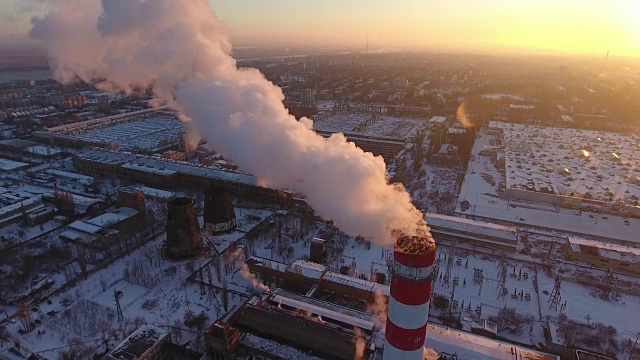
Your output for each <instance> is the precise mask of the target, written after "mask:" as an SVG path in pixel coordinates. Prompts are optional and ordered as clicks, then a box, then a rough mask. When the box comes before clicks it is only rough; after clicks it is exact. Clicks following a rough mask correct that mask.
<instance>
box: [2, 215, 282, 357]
mask: <svg viewBox="0 0 640 360" xmlns="http://www.w3.org/2000/svg"><path fill="white" fill-rule="evenodd" d="M271 214H272V211H268V210H258V209H248V208H236V216H237V218H238V231H236V232H234V233H232V234H228V235H224V236H222V237H221V241H220V246H221V248H216V249H215V251H214V250H213V249H212V253H211V254H212V256H215V253H216V251H221V250H224V249H222V247H224V246H229V245H230V244H231V243H232V241H235V240H238V239H240V238H241V237H242V236H243V235H244V234H245V233H246V232H247V231H250V230H251V229H252V228H253V227H254V226H255V225H256V224H258V223H260V222H261V221H262V220H264V219H265V218H267V217H268V216H269V215H271ZM164 240H165V235H164V234H163V235H161V236H159V237H157V238H156V239H155V240H153V241H151V242H149V243H147V244H146V245H145V246H143V247H142V248H140V249H138V250H136V251H134V252H133V253H131V254H130V255H128V256H126V257H125V258H122V259H119V260H116V261H115V262H114V263H112V264H111V265H109V266H108V267H106V268H105V269H103V270H100V271H98V272H97V273H95V274H92V275H90V276H89V277H88V278H87V279H85V280H82V281H80V282H78V283H77V285H75V286H74V287H72V288H71V289H68V290H66V291H64V292H62V293H61V294H57V295H56V296H53V297H51V298H50V300H51V303H50V304H49V303H42V304H41V305H40V306H39V307H38V309H37V311H34V312H32V313H31V320H32V321H35V320H38V321H37V322H36V323H41V325H39V326H37V327H36V329H34V330H32V331H31V332H29V333H27V334H24V335H17V332H18V330H19V329H20V328H21V327H22V325H21V323H20V322H19V321H14V322H12V323H9V324H8V326H7V328H8V330H9V332H10V334H12V336H14V337H16V339H19V340H20V343H21V344H22V346H23V347H24V348H26V349H29V351H37V352H41V353H42V354H43V355H45V356H47V357H50V358H57V357H58V352H60V351H63V350H66V349H68V347H67V345H68V344H69V343H70V342H72V341H73V339H78V338H79V339H82V340H83V346H84V347H85V348H87V351H91V352H95V351H103V350H104V343H105V338H107V340H106V341H107V343H109V344H110V345H111V348H113V346H114V345H115V344H117V343H119V341H120V340H122V339H123V338H124V337H125V336H126V335H128V334H129V333H131V332H132V331H133V330H135V329H136V328H137V327H139V326H140V325H142V324H144V323H151V324H154V325H157V326H159V327H162V328H166V329H172V330H170V331H172V337H173V338H174V340H176V341H178V342H181V343H184V342H186V341H189V340H193V341H194V342H197V341H202V339H201V338H198V337H197V336H196V335H195V334H196V333H197V331H196V330H197V329H195V328H189V327H188V326H186V325H185V324H184V319H185V315H187V314H188V313H193V314H195V315H198V314H200V313H204V314H206V317H207V318H208V323H211V322H212V321H214V320H215V319H216V318H218V317H219V316H222V315H223V314H224V313H225V309H224V306H223V302H222V298H221V295H220V293H219V290H216V289H214V288H203V287H201V286H198V285H197V284H194V283H191V282H186V281H185V280H186V279H187V278H188V277H189V275H191V274H192V273H193V272H194V271H195V269H198V268H200V267H201V266H203V265H204V264H206V263H208V262H209V261H210V258H209V257H208V256H203V257H201V258H199V259H194V260H191V261H184V262H170V261H167V260H164V259H162V258H161V256H160V247H161V244H162V242H163V241H164ZM207 245H209V244H207ZM214 276H215V272H214ZM228 276H229V279H230V281H232V282H234V284H236V285H237V287H238V288H239V289H243V292H246V291H247V288H251V286H252V285H251V283H250V282H249V281H247V280H246V279H245V278H244V277H243V276H242V274H240V273H239V267H238V268H236V269H234V270H233V272H231V273H230V274H229V275H228ZM61 283H63V281H62V280H61V281H60V282H57V284H58V286H59V284H61ZM114 291H121V292H122V296H121V297H120V305H121V308H122V312H123V315H124V321H123V322H122V323H119V322H118V319H117V312H116V306H115V299H114ZM242 300H243V298H242V297H240V296H238V295H236V294H233V293H231V294H230V296H229V299H228V310H231V308H233V307H235V306H238V305H239V304H240V303H241V301H242ZM9 310H12V309H9ZM170 327H173V328H170ZM112 334H115V335H112ZM0 354H2V352H1V351H0Z"/></svg>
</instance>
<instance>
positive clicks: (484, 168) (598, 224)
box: [456, 129, 640, 242]
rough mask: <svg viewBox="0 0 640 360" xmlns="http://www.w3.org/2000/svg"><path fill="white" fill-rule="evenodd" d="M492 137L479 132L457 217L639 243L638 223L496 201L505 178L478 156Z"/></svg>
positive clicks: (621, 218) (608, 216) (634, 220)
mask: <svg viewBox="0 0 640 360" xmlns="http://www.w3.org/2000/svg"><path fill="white" fill-rule="evenodd" d="M495 138H496V137H495V136H494V135H490V134H488V132H487V131H486V129H482V130H480V132H479V133H478V138H477V139H476V142H475V144H474V147H473V150H472V156H471V160H470V161H469V166H468V168H467V173H466V175H465V178H464V182H463V184H462V188H461V189H460V195H459V198H458V204H457V207H456V213H458V214H459V215H462V216H467V217H472V218H473V217H477V218H483V219H486V220H488V221H492V220H494V221H496V220H497V221H499V222H510V223H518V224H520V225H521V226H522V227H534V228H536V227H538V228H548V229H555V230H559V231H562V232H572V233H578V234H582V235H584V236H587V237H592V236H593V237H603V238H611V239H614V240H620V241H626V242H640V240H638V237H637V234H638V233H639V232H640V220H638V219H633V218H628V219H627V218H624V217H621V216H614V215H602V214H597V213H590V212H586V211H577V210H571V209H565V208H560V207H556V206H554V205H550V204H541V203H531V202H526V201H521V200H509V199H505V198H501V197H499V192H498V187H499V184H500V183H504V175H503V174H501V172H500V171H499V170H498V169H496V167H495V165H494V164H493V163H492V161H491V160H490V158H489V157H488V156H482V155H480V151H482V150H483V149H484V148H485V146H490V145H491V140H492V139H495Z"/></svg>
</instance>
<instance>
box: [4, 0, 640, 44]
mask: <svg viewBox="0 0 640 360" xmlns="http://www.w3.org/2000/svg"><path fill="white" fill-rule="evenodd" d="M209 4H210V7H211V9H212V10H213V11H214V12H215V13H216V14H217V15H218V17H219V18H220V19H221V20H222V21H223V22H224V23H226V24H227V25H228V31H229V33H230V36H231V40H232V42H233V44H234V45H235V46H236V47H244V46H285V47H286V46H305V47H333V48H348V49H360V48H364V47H365V44H366V42H367V39H368V43H369V49H371V50H390V49H396V50H397V49H402V50H427V51H435V52H481V53H487V52H489V53H504V52H513V51H516V52H536V53H545V52H550V53H573V54H575V53H578V54H603V53H606V52H607V51H609V50H610V51H611V54H612V55H617V56H638V55H640V20H638V19H637V17H636V16H634V14H637V13H639V12H640V4H639V3H636V2H634V1H632V0H616V1H609V2H605V1H598V0H594V1H586V2H585V1H576V0H570V1H564V2H562V3H555V2H551V1H549V0H544V1H536V2H533V1H519V2H510V1H505V0H490V1H485V2H482V3H478V2H473V1H468V0H455V1H447V2H438V3H437V2H429V1H414V0H403V1H396V2H393V1H388V0H376V1H375V4H372V3H371V2H364V1H362V0H349V1H340V2H339V1H334V0H329V1H323V2H294V1H291V0H276V1H271V2H269V3H265V2H261V1H256V0H242V1H234V2H228V1H222V0H209ZM49 6H50V2H47V1H43V0H26V1H17V0H10V1H8V2H5V3H4V4H2V5H0V10H1V11H0V13H2V14H3V15H0V18H1V20H2V22H1V23H2V25H0V45H5V46H7V45H12V46H13V47H25V45H26V47H34V46H38V45H41V44H39V43H37V42H36V41H34V40H32V39H29V38H28V30H29V28H30V26H31V19H32V18H33V17H34V16H41V15H42V14H44V13H45V12H46V11H47V9H48V8H49ZM338 34H339V36H337V35H338Z"/></svg>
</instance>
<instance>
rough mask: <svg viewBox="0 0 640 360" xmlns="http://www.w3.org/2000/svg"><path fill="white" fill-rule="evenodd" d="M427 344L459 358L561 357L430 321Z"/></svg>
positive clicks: (439, 351)
mask: <svg viewBox="0 0 640 360" xmlns="http://www.w3.org/2000/svg"><path fill="white" fill-rule="evenodd" d="M426 346H427V347H429V348H432V349H434V350H435V351H436V352H438V353H442V352H447V353H449V354H456V355H457V356H458V359H464V360H485V359H536V360H553V359H560V357H559V356H557V355H551V354H547V353H543V352H540V351H535V350H531V349H527V348H524V347H521V346H518V345H513V344H510V343H506V342H502V341H498V340H493V339H490V338H487V337H484V336H479V335H475V334H472V333H468V332H464V331H458V330H454V329H450V328H447V327H444V326H442V325H437V324H431V323H429V325H428V327H427V339H426Z"/></svg>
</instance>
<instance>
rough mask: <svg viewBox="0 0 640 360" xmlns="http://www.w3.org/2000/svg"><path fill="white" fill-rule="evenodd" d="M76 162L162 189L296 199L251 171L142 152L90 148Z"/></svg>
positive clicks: (100, 174) (97, 173) (85, 169)
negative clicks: (264, 183)
mask: <svg viewBox="0 0 640 360" xmlns="http://www.w3.org/2000/svg"><path fill="white" fill-rule="evenodd" d="M73 166H74V168H75V169H76V170H78V171H79V172H82V173H84V174H87V175H90V176H93V177H97V178H105V177H107V178H116V179H120V180H123V181H129V182H134V183H141V184H144V185H146V186H150V187H153V188H159V189H175V188H189V189H194V190H195V189H197V190H198V191H200V189H203V188H204V189H207V188H209V187H211V186H219V187H220V188H223V189H225V190H227V191H228V192H229V193H230V195H233V196H237V197H243V198H247V199H251V200H257V201H271V202H278V203H288V202H290V201H291V199H292V194H291V193H288V192H284V191H280V190H276V189H269V188H265V187H261V186H258V185H257V182H256V178H255V177H254V176H251V175H247V174H243V173H237V172H229V171H223V170H219V169H214V168H211V167H206V166H200V165H196V164H189V163H185V162H176V161H170V160H162V159H157V158H152V157H147V156H142V155H132V154H127V153H122V152H114V151H106V150H98V149H86V150H82V151H79V152H78V153H76V154H75V156H74V157H73Z"/></svg>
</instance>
